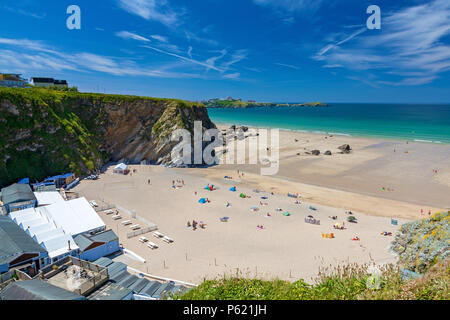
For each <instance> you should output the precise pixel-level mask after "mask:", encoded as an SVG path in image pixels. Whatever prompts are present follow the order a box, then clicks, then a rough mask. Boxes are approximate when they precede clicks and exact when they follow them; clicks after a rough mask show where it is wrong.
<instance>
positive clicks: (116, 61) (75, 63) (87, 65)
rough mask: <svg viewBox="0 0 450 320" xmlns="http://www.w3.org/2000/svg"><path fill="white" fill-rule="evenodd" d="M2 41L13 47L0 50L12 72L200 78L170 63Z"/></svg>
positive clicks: (1, 64)
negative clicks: (147, 62)
mask: <svg viewBox="0 0 450 320" xmlns="http://www.w3.org/2000/svg"><path fill="white" fill-rule="evenodd" d="M0 44H4V45H5V46H10V47H13V50H5V49H2V50H0V69H2V70H7V71H9V72H19V73H34V72H45V73H46V74H48V73H50V72H52V71H53V72H54V71H77V72H88V73H89V72H101V73H105V74H110V75H115V76H145V77H163V78H199V77H202V75H199V74H196V73H188V72H171V71H167V70H166V69H170V68H169V67H167V66H164V65H160V64H158V65H157V67H152V66H147V65H138V64H137V63H136V62H135V61H133V60H131V59H126V58H113V57H106V56H101V55H97V54H93V53H90V52H78V53H77V52H75V53H73V52H71V53H65V52H59V51H56V50H54V49H51V48H48V47H47V46H46V45H45V44H43V42H41V41H33V40H28V39H6V38H0Z"/></svg>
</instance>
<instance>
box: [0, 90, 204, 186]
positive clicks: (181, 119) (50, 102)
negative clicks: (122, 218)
mask: <svg viewBox="0 0 450 320" xmlns="http://www.w3.org/2000/svg"><path fill="white" fill-rule="evenodd" d="M193 105H194V104H193V103H191V102H187V101H182V100H176V99H160V98H149V97H137V96H129V95H108V94H99V93H80V92H77V89H76V88H36V87H34V88H25V89H23V88H0V187H1V186H5V185H7V184H9V183H12V182H16V181H17V180H18V179H20V178H24V177H29V178H30V179H31V181H33V182H34V181H35V180H41V179H43V178H45V177H47V176H49V175H54V174H59V173H62V172H65V171H73V172H75V173H76V174H77V175H81V174H84V173H89V172H92V171H95V170H98V169H99V168H100V167H101V166H102V165H103V164H104V163H105V162H107V161H108V160H109V159H110V158H111V150H106V149H105V145H106V141H107V130H108V129H109V130H113V132H114V130H115V129H117V128H116V127H115V126H117V125H118V123H119V122H120V116H119V118H117V115H116V114H117V112H120V113H122V114H130V113H131V114H132V115H133V110H134V108H135V107H136V108H137V107H141V109H140V110H141V111H142V112H141V115H140V116H136V117H138V118H139V121H140V122H141V124H144V123H145V126H149V129H148V134H147V135H148V136H146V137H145V138H146V139H148V140H149V139H153V141H155V142H156V143H158V141H159V140H161V139H163V138H165V137H167V136H168V135H169V133H170V132H171V130H172V129H173V128H174V126H175V127H176V126H178V127H180V128H184V127H185V126H186V124H187V123H189V121H188V119H189V117H191V116H192V114H193V112H194V111H193ZM147 106H149V107H150V108H147ZM195 106H196V107H201V108H204V106H202V105H199V104H195ZM110 110H113V111H114V112H116V113H114V112H111V111H110ZM154 110H155V111H154ZM156 110H157V112H156ZM159 112H162V113H163V116H161V117H160V118H158V117H159V115H158V114H159ZM144 117H145V119H144ZM155 122H157V124H156V125H155V126H154V124H155ZM121 124H122V125H123V122H121ZM164 141H165V140H164Z"/></svg>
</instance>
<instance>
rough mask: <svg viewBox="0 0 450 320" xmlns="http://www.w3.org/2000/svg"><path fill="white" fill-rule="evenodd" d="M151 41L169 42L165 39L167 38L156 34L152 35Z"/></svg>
mask: <svg viewBox="0 0 450 320" xmlns="http://www.w3.org/2000/svg"><path fill="white" fill-rule="evenodd" d="M150 37H151V38H152V39H155V40H158V41H160V42H169V40H168V39H167V37H163V36H160V35H157V34H153V35H151V36H150Z"/></svg>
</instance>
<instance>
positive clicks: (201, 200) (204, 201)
mask: <svg viewBox="0 0 450 320" xmlns="http://www.w3.org/2000/svg"><path fill="white" fill-rule="evenodd" d="M198 202H199V203H206V199H205V198H201V199H200V200H198Z"/></svg>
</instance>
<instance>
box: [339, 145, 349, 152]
mask: <svg viewBox="0 0 450 320" xmlns="http://www.w3.org/2000/svg"><path fill="white" fill-rule="evenodd" d="M338 149H339V150H341V151H342V152H343V153H350V151H351V150H352V148H351V147H350V145H348V144H343V145H342V146H340V147H338Z"/></svg>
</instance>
